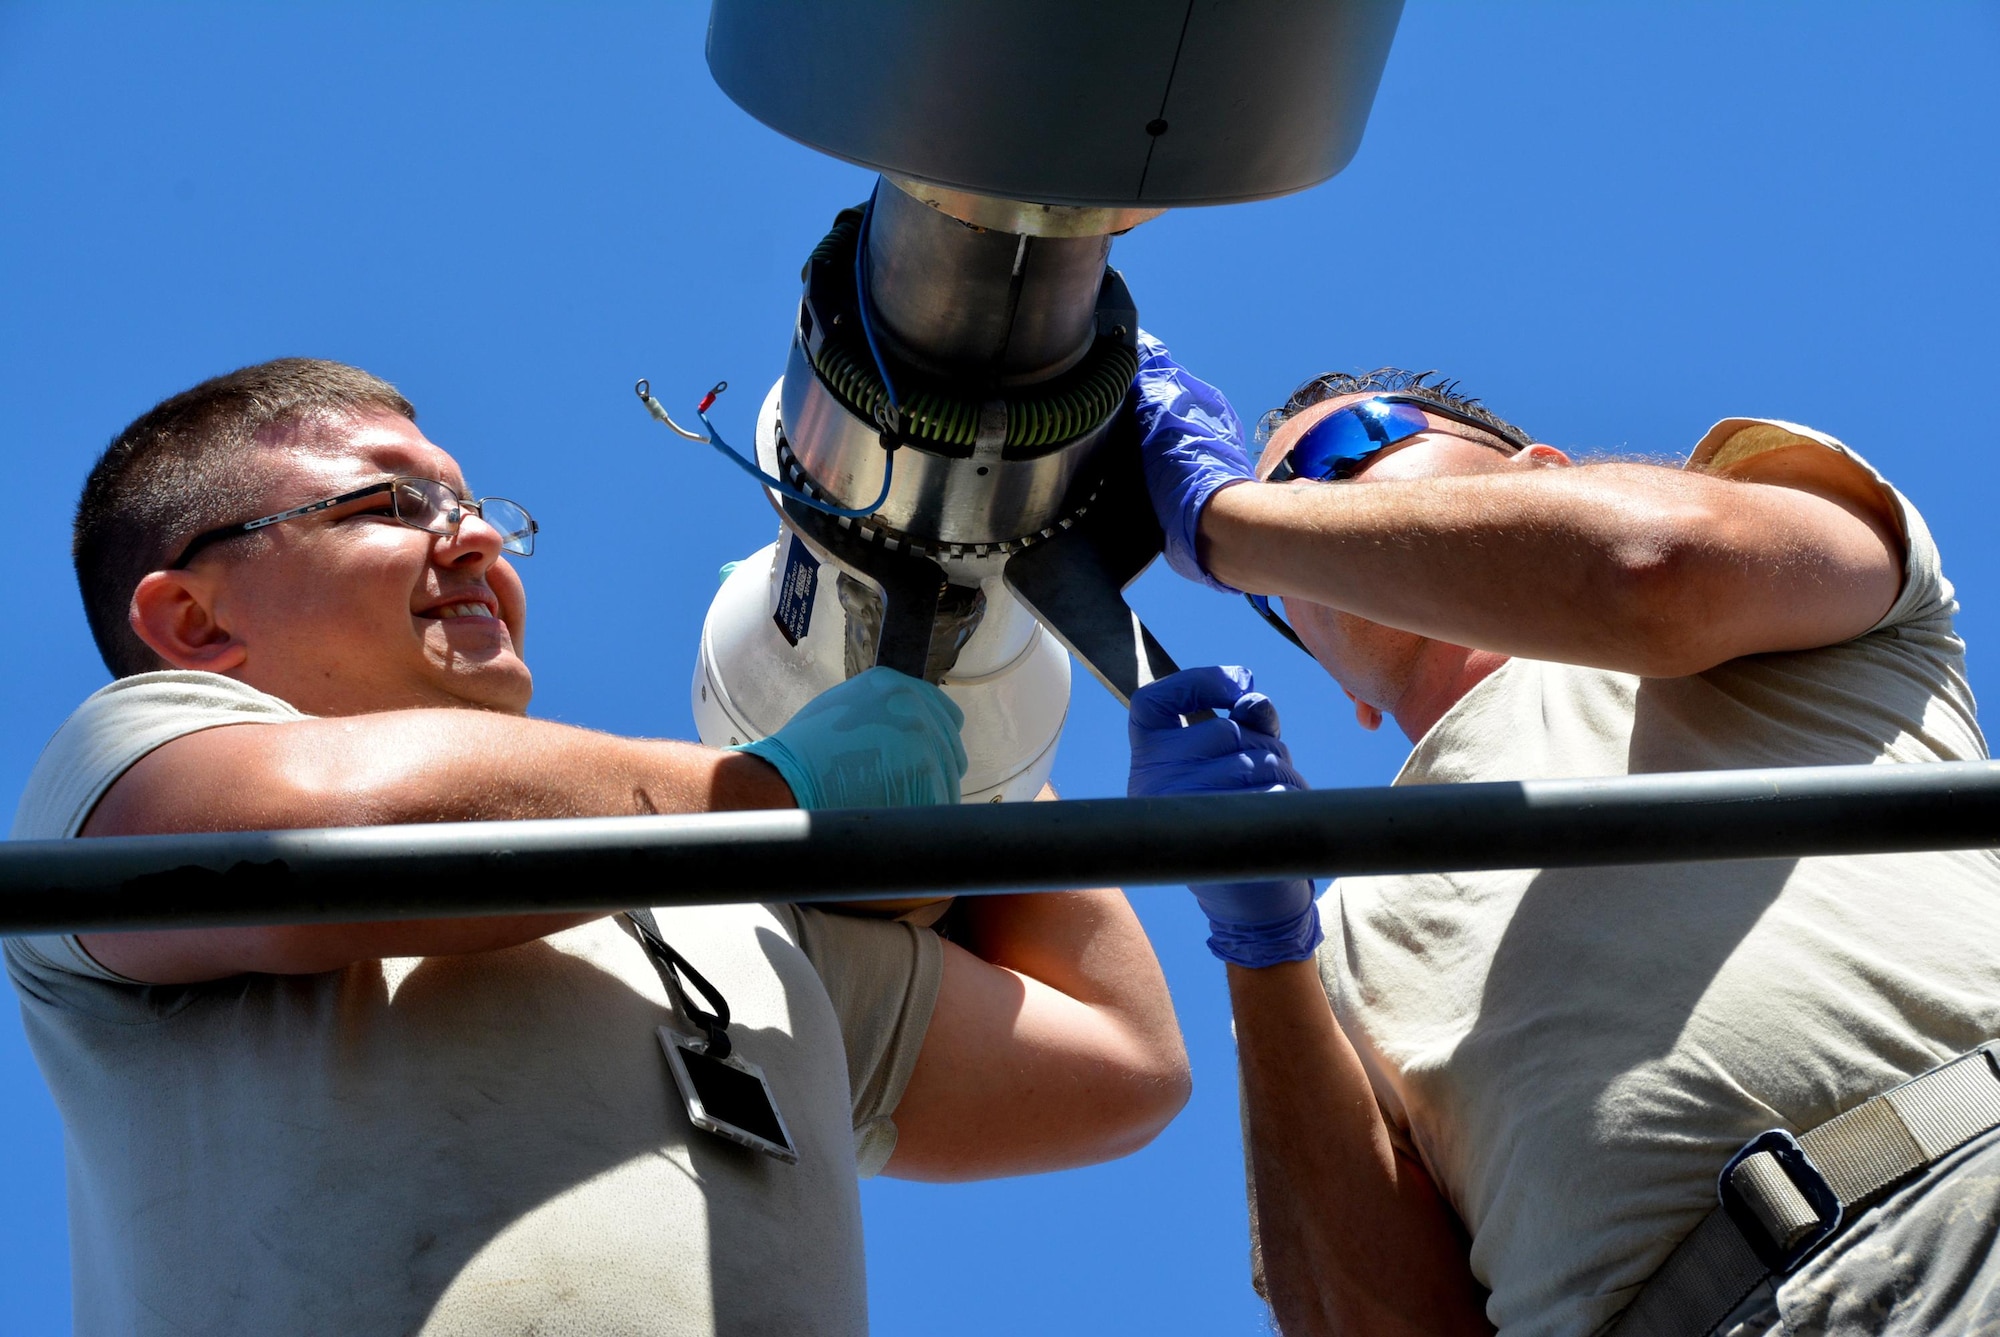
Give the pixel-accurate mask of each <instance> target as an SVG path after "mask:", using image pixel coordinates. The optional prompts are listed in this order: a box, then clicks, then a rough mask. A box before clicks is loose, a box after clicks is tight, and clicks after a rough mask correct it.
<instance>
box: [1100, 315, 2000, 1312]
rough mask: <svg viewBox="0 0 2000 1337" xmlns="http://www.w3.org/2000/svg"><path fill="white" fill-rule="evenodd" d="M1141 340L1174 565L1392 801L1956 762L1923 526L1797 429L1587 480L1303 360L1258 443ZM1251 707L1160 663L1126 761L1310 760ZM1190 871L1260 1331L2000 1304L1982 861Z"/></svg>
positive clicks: (1952, 704)
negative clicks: (1344, 720)
mask: <svg viewBox="0 0 2000 1337" xmlns="http://www.w3.org/2000/svg"><path fill="white" fill-rule="evenodd" d="M1142 353H1143V355H1144V362H1143V363H1142V368H1141V372H1140V375H1139V378H1138V382H1137V384H1136V386H1135V388H1134V406H1135V411H1136V415H1137V419H1138V425H1139V428H1140V430H1141V432H1142V433H1143V454H1144V463H1145V466H1146V471H1147V481H1148V484H1149V487H1150V489H1151V492H1152V497H1153V501H1154V505H1155V509H1156V511H1157V512H1158V515H1159V519H1160V523H1161V525H1162V528H1163V529H1164V531H1165V534H1166V551H1167V557H1168V560H1169V561H1170V562H1171V563H1172V565H1173V567H1174V569H1175V570H1176V571H1178V572H1180V573H1181V574H1182V575H1184V576H1187V577H1189V578H1190V579H1193V580H1196V581H1198V582H1200V583H1202V584H1205V585H1207V586H1209V587H1210V588H1211V589H1216V590H1220V591H1223V592H1226V593H1232V594H1233V593H1238V592H1247V593H1248V595H1249V598H1250V602H1251V603H1252V605H1253V606H1254V607H1255V608H1256V609H1257V611H1258V613H1259V614H1260V615H1261V616H1263V617H1264V618H1265V619H1266V620H1267V621H1269V622H1270V623H1272V625H1273V626H1275V627H1276V628H1277V629H1278V630H1279V631H1280V632H1281V633H1282V634H1283V635H1284V636H1285V638H1286V639H1287V640H1289V641H1291V642H1292V644H1293V645H1296V646H1298V647H1300V648H1302V649H1304V650H1305V651H1306V652H1307V653H1308V654H1310V655H1312V656H1313V658H1314V659H1315V660H1317V661H1318V662H1319V663H1320V664H1321V665H1322V666H1323V667H1324V668H1325V669H1326V670H1327V672H1328V673H1329V674H1330V675H1331V676H1332V677H1333V679H1334V680H1335V682H1336V683H1338V684H1339V686H1340V688H1341V690H1342V691H1343V692H1344V693H1345V694H1346V696H1347V698H1348V699H1349V701H1351V703H1352V708H1353V710H1354V712H1355V714H1356V717H1357V719H1358V721H1359V723H1360V724H1361V726H1362V727H1363V728H1366V729H1374V728H1376V727H1378V726H1379V725H1380V724H1381V722H1382V721H1383V720H1384V719H1385V718H1393V719H1394V720H1395V722H1396V724H1397V725H1398V726H1399V727H1400V728H1401V729H1402V730H1403V732H1404V733H1405V734H1406V735H1408V737H1409V738H1410V740H1411V742H1412V743H1413V744H1414V745H1415V750H1414V752H1413V753H1412V755H1411V757H1410V759H1409V761H1408V762H1407V764H1406V765H1405V766H1404V767H1403V770H1402V772H1401V774H1400V775H1399V776H1398V777H1397V783H1399V784H1438V783H1462V782H1473V781H1510V780H1525V779H1540V778H1556V777H1573V776H1596V775H1617V774H1625V773H1637V772H1647V771H1655V772H1657V771H1680V770H1701V769H1725V768H1735V767H1772V766H1803V765H1828V764H1843V763H1905V762H1910V763H1921V762H1926V761H1937V760H1970V759H1979V758H1983V757H1985V756H1986V744H1985V740H1984V738H1983V737H1982V735H1981V733H1980V730H1979V726H1978V724H1977V721H1976V718H1975V714H1974V706H1973V701H1972V695H1971V692H1970V690H1969V688H1968V686H1967V683H1966V679H1965V665H1964V645H1963V643H1962V642H1961V641H1960V640H1959V639H1958V637H1957V635H1956V634H1955V632H1954V631H1953V627H1952V618H1953V614H1954V612H1955V611H1956V607H1957V605H1956V603H1955V601H1954V599H1953V595H1952V590H1951V586H1950V584H1949V582H1947V581H1946V580H1945V578H1944V576H1943V574H1942V571H1941V569H1940V559H1939V556H1938V551H1937V547H1936V545H1935V544H1934V543H1933V542H1932V540H1931V538H1930V536H1929V533H1928V532H1927V530H1926V529H1925V526H1924V523H1923V520H1922V518H1921V517H1920V516H1919V515H1918V514H1917V512H1916V510H1915V509H1914V508H1913V507H1912V506H1911V505H1910V503H1909V502H1908V501H1907V500H1906V499H1905V498H1904V497H1903V496H1902V495H1901V494H1900V493H1898V492H1896V491H1895V489H1893V488H1892V487H1890V486H1889V484H1888V483H1887V482H1886V481H1885V480H1884V479H1883V478H1882V477H1881V475H1879V474H1878V473H1877V472H1876V471H1875V470H1874V469H1873V468H1871V467H1870V466H1869V465H1868V464H1867V463H1866V462H1864V461H1863V460H1862V459H1861V458H1860V457H1859V456H1858V455H1856V454H1855V453H1854V452H1853V451H1851V450H1849V449H1848V448H1847V447H1845V446H1844V445H1842V444H1841V443H1840V442H1838V441H1835V440H1834V439H1833V438H1831V437H1828V436H1825V435H1824V434H1821V433H1818V432H1815V431H1812V430H1811V429H1809V428H1805V427H1800V426H1797V425H1795V424H1790V423H1784V422H1778V421H1773V420H1766V419H1751V418H1732V419H1727V420H1725V421H1723V422H1722V423H1720V424H1718V425H1717V426H1716V427H1715V428H1714V429H1712V430H1711V431H1710V432H1709V433H1708V434H1707V436H1705V437H1704V438H1703V439H1702V441H1701V442H1700V443H1699V444H1698V445H1697V446H1696V447H1695V450H1694V451H1693V453H1692V455H1691V456H1690V457H1689V459H1688V462H1687V463H1686V465H1685V466H1683V467H1681V468H1672V467H1665V466H1660V465H1654V464H1645V463H1635V462H1623V461H1608V462H1603V463H1591V464H1587V465H1581V466H1578V465H1573V464H1572V462H1571V461H1570V460H1569V458H1568V457H1567V456H1565V455H1564V454H1563V453H1562V452H1561V451H1559V450H1557V449H1555V448H1554V447H1552V446H1549V445H1547V444H1544V443H1540V442H1537V441H1535V440H1534V439H1533V438H1532V437H1530V436H1529V435H1527V434H1526V433H1525V432H1522V431H1520V430H1519V429H1518V428H1515V427H1514V426H1512V425H1511V424H1509V423H1507V422H1505V421H1503V420H1501V419H1499V418H1498V417H1496V416H1494V415H1493V414H1492V413H1490V412H1489V411H1487V410H1486V409H1484V408H1483V407H1482V406H1480V405H1479V404H1478V403H1477V402H1476V401H1472V400H1468V399H1465V398H1463V397H1461V396H1459V395H1457V394H1456V393H1454V389H1453V386H1452V385H1451V384H1449V383H1445V384H1438V383H1436V382H1434V381H1433V380H1432V379H1431V378H1430V377H1429V376H1413V375H1409V374H1405V373H1399V372H1391V371H1383V372H1376V373H1371V374H1369V375H1366V376H1358V377H1355V376H1339V375H1330V376H1322V377H1319V378H1316V379H1315V380H1312V381H1309V382H1307V383H1306V384H1305V385H1303V386H1301V387H1300V389H1299V391H1298V392H1297V393H1296V394H1294V395H1293V396H1292V398H1291V400H1290V402H1288V403H1287V404H1286V405H1285V406H1284V407H1283V408H1282V409H1279V410H1276V411H1274V412H1273V413H1271V414H1269V415H1267V416H1266V418H1265V420H1264V422H1263V424H1262V429H1261V431H1260V434H1259V439H1260V440H1261V441H1262V442H1263V445H1264V449H1263V452H1262V457H1261V459H1259V460H1258V462H1257V463H1256V464H1255V465H1254V466H1253V465H1252V464H1251V463H1250V460H1249V458H1248V456H1247V455H1246V454H1245V452H1244V449H1243V431H1242V427H1241V424H1240V422H1239V421H1238V420H1237V418H1236V415H1235V413H1234V412H1233V410H1231V409H1230V407H1229V405H1228V403H1227V401H1226V400H1225V399H1224V398H1223V397H1222V396H1221V395H1220V394H1219V393H1218V392H1217V391H1215V390H1214V388H1213V387H1211V386H1208V385H1206V384H1205V383H1203V382H1201V381H1200V380H1198V379H1196V378H1195V377H1193V376H1191V375H1189V374H1188V373H1187V372H1186V371H1184V370H1183V369H1181V368H1180V367H1178V366H1177V365H1175V364H1174V362H1173V360H1172V358H1171V357H1170V356H1169V355H1168V354H1167V352H1166V350H1165V349H1164V348H1163V347H1161V346H1160V345H1159V344H1158V343H1157V342H1154V341H1152V340H1146V341H1144V344H1143V347H1142ZM1278 600H1282V612H1281V611H1280V609H1279V608H1277V607H1275V606H1274V601H1278ZM1294 708H1295V709H1296V708H1297V707H1294ZM1210 710H1213V711H1217V712H1220V718H1207V717H1206V716H1205V712H1206V711H1210ZM1278 734H1279V729H1278V716H1277V711H1276V709H1275V708H1274V707H1273V706H1272V704H1271V702H1270V701H1268V700H1266V699H1265V698H1264V697H1263V696H1262V695H1261V694H1259V693H1257V692H1255V691H1254V690H1253V684H1252V681H1251V677H1250V674H1249V673H1248V672H1247V671H1245V670H1242V669H1224V668H1209V669H1194V670H1189V671H1187V672H1184V673H1180V674H1176V675H1174V676H1173V677H1170V678H1167V679H1165V680H1162V681H1161V682H1159V683H1156V684H1153V685H1151V686H1149V687H1147V688H1145V689H1143V690H1142V691H1140V692H1139V693H1138V694H1137V695H1136V696H1135V697H1134V699H1133V703H1132V715H1131V736H1132V749H1133V757H1132V778H1131V790H1132V792H1133V793H1134V794H1135V795H1136V794H1168V793H1224V792H1238V791H1243V790H1266V789H1276V788H1299V787H1303V785H1304V781H1303V780H1302V779H1301V777H1300V776H1299V773H1298V771H1297V770H1296V769H1294V767H1293V763H1292V759H1291V756H1290V754H1289V752H1288V751H1287V749H1286V747H1285V745H1284V743H1283V742H1281V741H1280V739H1279V736H1278ZM1690 854H1691V855H1697V856H1698V854H1699V851H1698V850H1691V851H1690ZM1193 890H1194V891H1195V894H1196V896H1197V898H1198V899H1199V900H1200V902H1201V904H1202V906H1203V908H1204V909H1205V910H1206V911H1207V912H1208V915H1209V919H1210V924H1211V929H1212V936H1211V937H1210V939H1209V943H1210V947H1211V948H1212V950H1214V952H1215V954H1216V955H1217V956H1218V957H1220V958H1221V959H1222V960H1223V961H1225V962H1226V963H1227V965H1228V975H1229V986H1230V992H1231V999H1232V1004H1233V1008H1234V1013H1235V1022H1236V1036H1237V1042H1238V1046H1239V1057H1240V1061H1241V1073H1242V1080H1243V1086H1244V1095H1245V1112H1246V1117H1245V1135H1246V1140H1247V1143H1248V1153H1249V1154H1248V1159H1249V1162H1250V1164H1251V1167H1252V1171H1251V1174H1252V1187H1253V1192H1254V1205H1255V1208H1256V1218H1257V1222H1258V1224H1259V1228H1260V1230H1259V1233H1260V1238H1261V1269H1260V1270H1261V1273H1262V1276H1261V1278H1260V1282H1261V1285H1260V1289H1263V1290H1264V1291H1265V1293H1266V1295H1267V1296H1268V1298H1269V1299H1270V1300H1271V1302H1272V1304H1273V1307H1274V1309H1275V1311H1276V1314H1277V1317H1278V1321H1279V1323H1280V1325H1281V1326H1282V1327H1283V1329H1284V1331H1285V1332H1286V1333H1287V1334H1289V1335H1291V1337H1299V1335H1300V1334H1308V1333H1320V1332H1347V1331H1359V1332H1368V1333H1388V1332H1427V1333H1429V1332H1481V1331H1491V1330H1493V1328H1495V1327H1497V1328H1498V1329H1499V1330H1500V1331H1502V1332H1504V1333H1509V1334H1512V1333H1523V1334H1526V1333H1534V1334H1575V1335H1576V1337H1586V1335H1587V1334H1592V1333H1597V1332H1599V1331H1600V1330H1604V1329H1605V1328H1606V1325H1607V1324H1610V1323H1611V1322H1613V1321H1614V1320H1619V1316H1620V1315H1621V1314H1626V1315H1627V1317H1626V1319H1625V1320H1623V1321H1624V1322H1626V1324H1627V1326H1625V1327H1621V1328H1618V1329H1616V1332H1617V1334H1618V1337H1628V1335H1630V1334H1662V1335H1664V1334H1669V1333H1676V1332H1685V1333H1687V1334H1689V1335H1690V1337H1693V1334H1698V1333H1702V1332H1706V1331H1708V1330H1709V1328H1710V1326H1711V1325H1714V1324H1717V1323H1721V1324H1722V1327H1721V1329H1720V1330H1721V1331H1727V1332H1731V1333H1736V1334H1739V1337H1740V1335H1741V1334H1751V1333H1754V1334H1760V1335H1761V1334H1766V1333H1772V1334H1775V1333H1777V1332H1780V1331H1783V1332H1802V1331H1811V1332H1824V1333H1860V1332H1868V1333H1877V1332H1896V1333H1928V1332H1946V1331H1950V1332H1967V1331H1975V1330H1977V1331H1985V1330H1988V1329H1989V1328H1990V1327H1991V1326H1992V1325H1993V1324H1994V1323H1995V1322H1997V1321H2000V1300H1996V1299H1995V1297H1996V1296H2000V1264H1995V1263H1991V1262H1989V1261H1988V1260H1989V1258H1990V1257H1991V1256H1992V1255H1993V1254H1994V1252H1995V1251H1994V1249H1993V1247H1992V1246H1993V1244H1994V1241H1995V1234H1996V1230H2000V1227H1996V1225H1995V1222H1996V1221H2000V1141H1996V1137H1995V1134H1994V1133H1993V1132H1991V1131H1989V1130H1991V1128H1992V1127H1993V1125H1994V1124H1995V1123H2000V1071H1996V1069H1995V1067H1994V1064H1993V1062H1992V1061H1991V1060H1990V1059H1989V1057H1988V1056H1987V1055H1986V1054H1984V1053H1981V1052H1978V1048H1979V1047H1980V1046H1982V1045H1984V1044H1985V1043H1986V1042H1987V1041H1989V1040H1991V1039H1993V1038H1994V1037H1996V1036H2000V915H1996V914H1995V913H1994V912H1993V909H1994V906H1995V904H1996V899H1995V897H1996V893H2000V861H1997V860H1996V858H1995V856H1994V855H1993V854H1992V853H1991V852H1973V851H1941V852H1923V853H1912V854H1899V855H1887V856H1871V857H1850V858H1811V859H1797V860H1762V861H1752V862H1732V863H1719V862H1718V863H1703V862H1690V863H1685V864H1677V865H1661V866H1652V867H1640V868H1620V869H1559V870H1532V869H1531V870H1522V871H1502V872H1491V873H1463V874H1450V875H1443V874H1437V875H1411V876H1401V877H1369V878H1351V877H1350V878H1341V879H1339V880H1338V881H1337V882H1336V883H1335V884H1334V886H1333V887H1332V888H1331V889H1330V890H1329V891H1328V892H1327V894H1326V896H1325V897H1324V898H1323V899H1321V900H1320V901H1319V902H1318V904H1317V905H1316V904H1315V900H1314V889H1313V886H1312V884H1311V883H1310V882H1306V881H1299V882H1293V883H1251V884H1241V885H1221V886H1202V887H1196V888H1194V889H1193ZM1967 1054H1969V1057H1967V1058H1966V1059H1964V1060H1963V1061H1961V1062H1956V1063H1952V1062H1950V1061H1951V1060H1953V1059H1954V1058H1955V1057H1956V1056H1959V1055H1967ZM1946 1065H1948V1066H1946ZM1913 1079H1914V1080H1913ZM1899 1083H1910V1085H1909V1086H1907V1087H1899ZM1947 1087H1948V1088H1950V1089H1949V1090H1948V1091H1946V1092H1945V1094H1943V1095H1939V1094H1938V1092H1940V1091H1941V1090H1944V1089H1945V1088H1947ZM1892 1089H1894V1090H1895V1091H1896V1094H1894V1095H1887V1094H1886V1093H1890V1092H1891V1091H1892ZM1875 1097H1885V1099H1886V1102H1887V1103H1886V1104H1885V1103H1884V1101H1877V1100H1874V1099H1873V1098H1875ZM1891 1109H1893V1110H1894V1111H1896V1112H1894V1113H1890V1112H1889V1111H1890V1110H1891ZM1843 1115H1845V1116H1847V1121H1846V1122H1844V1123H1841V1124H1839V1125H1837V1126H1836V1125H1834V1124H1833V1123H1832V1121H1834V1120H1835V1119H1836V1117H1837V1116H1843ZM1870 1120H1874V1121H1875V1122H1874V1123H1870V1122H1869V1121H1870ZM1905 1125H1907V1131H1906V1129H1905ZM1772 1130H1776V1131H1772ZM1885 1130H1886V1131H1885ZM1795 1135H1796V1136H1795ZM1899 1139H1900V1140H1899ZM1891 1144H1894V1146H1895V1147H1896V1150H1895V1151H1894V1152H1893V1153H1891V1152H1890V1151H1888V1150H1886V1148H1888V1147H1889V1146H1890V1145H1891ZM1801 1147H1804V1148H1805V1150H1804V1151H1803V1152H1801V1151H1799V1150H1798V1149H1799V1148H1801ZM1815 1147H1816V1148H1817V1151H1815V1150H1814V1148H1815ZM1830 1149H1831V1150H1830ZM1815 1155H1816V1156H1817V1157H1818V1158H1819V1160H1818V1161H1816V1162H1815V1161H1813V1160H1812V1157H1813V1156H1815ZM1758 1157H1761V1159H1755V1158H1758ZM1877 1158H1881V1159H1880V1160H1879V1161H1878V1160H1877ZM1898 1158H1907V1159H1898ZM1726 1165H1727V1166H1728V1167H1729V1170H1728V1172H1727V1173H1723V1172H1724V1170H1725V1166H1726ZM1861 1165H1867V1166H1869V1167H1870V1168H1869V1169H1868V1170H1867V1171H1866V1172H1865V1173H1864V1172H1863V1171H1861V1170H1858V1169H1856V1167H1857V1166H1861ZM1739 1172H1740V1173H1739ZM1767 1172H1768V1177H1767V1178H1759V1176H1765V1175H1766V1174H1767ZM1746 1175H1747V1176H1749V1177H1748V1178H1747V1179H1746V1178H1745V1177H1744V1176H1746ZM1719 1183H1720V1184H1721V1188H1722V1191H1723V1192H1724V1201H1725V1203H1726V1204H1727V1209H1726V1210H1725V1209H1723V1208H1721V1207H1718V1201H1717V1194H1718V1191H1719V1190H1718V1184H1719ZM1842 1185H1844V1187H1842ZM1836 1190H1837V1191H1836ZM1891 1190H1896V1191H1895V1192H1893V1193H1891ZM1787 1195H1789V1196H1787ZM1753 1198H1754V1203H1753ZM1836 1199H1839V1200H1840V1201H1842V1202H1844V1203H1845V1207H1844V1209H1843V1210H1841V1211H1835V1210H1834V1209H1833V1208H1832V1206H1831V1205H1830V1204H1831V1203H1832V1202H1833V1201H1834V1200H1836ZM1760 1213H1762V1214H1761V1215H1760ZM1740 1222H1747V1223H1748V1224H1739V1223H1740ZM1843 1226H1844V1229H1843ZM1684 1239H1685V1240H1688V1241H1689V1243H1688V1245H1687V1247H1685V1248H1678V1249H1677V1245H1678V1244H1679V1243H1680V1241H1682V1240H1684ZM1670 1255H1671V1258H1670ZM1802 1260H1803V1261H1802ZM1655 1274H1658V1280H1657V1281H1655V1282H1654V1283H1653V1284H1652V1285H1651V1286H1650V1287H1649V1286H1648V1280H1649V1278H1651V1277H1654V1276H1655ZM1767 1274H1775V1275H1771V1276H1770V1277H1769V1279H1768V1280H1766V1279H1765V1278H1766V1276H1767ZM1642 1291H1643V1292H1644V1294H1643V1296H1642ZM1732 1310H1734V1311H1735V1312H1733V1313H1732V1312H1731V1311H1732ZM1628 1311H1629V1312H1628Z"/></svg>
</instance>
